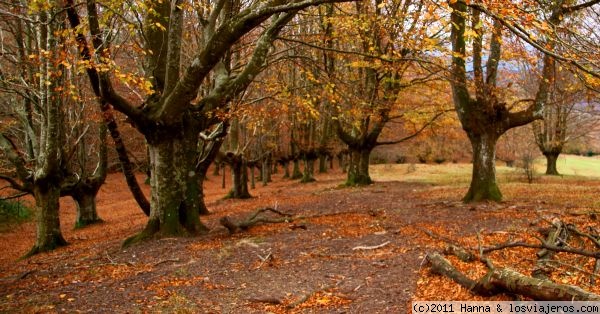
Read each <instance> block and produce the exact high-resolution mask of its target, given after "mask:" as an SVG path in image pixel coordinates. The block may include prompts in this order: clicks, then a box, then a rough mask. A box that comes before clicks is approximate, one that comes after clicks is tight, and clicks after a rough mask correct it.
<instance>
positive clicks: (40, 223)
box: [26, 180, 67, 256]
mask: <svg viewBox="0 0 600 314" xmlns="http://www.w3.org/2000/svg"><path fill="white" fill-rule="evenodd" d="M41 181H42V180H36V182H35V183H34V189H33V195H34V197H35V204H36V208H37V211H38V218H37V232H36V240H35V245H34V246H33V248H32V249H31V250H30V251H29V253H27V255H26V256H31V255H33V254H37V253H41V252H47V251H51V250H54V249H55V248H57V247H60V246H64V245H67V241H65V239H64V238H63V235H62V232H61V230H60V218H59V207H60V206H59V198H60V188H59V187H58V185H57V184H56V183H55V182H52V181H48V182H41Z"/></svg>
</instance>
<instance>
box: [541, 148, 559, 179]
mask: <svg viewBox="0 0 600 314" xmlns="http://www.w3.org/2000/svg"><path fill="white" fill-rule="evenodd" d="M559 155H560V152H544V156H545V157H546V174H547V175H551V176H558V175H560V174H559V173H558V168H557V167H556V162H557V161H558V156H559Z"/></svg>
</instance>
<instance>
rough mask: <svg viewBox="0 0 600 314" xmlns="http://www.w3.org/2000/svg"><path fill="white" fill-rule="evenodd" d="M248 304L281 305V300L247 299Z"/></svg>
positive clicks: (271, 298)
mask: <svg viewBox="0 0 600 314" xmlns="http://www.w3.org/2000/svg"><path fill="white" fill-rule="evenodd" d="M247 300H248V301H249V302H255V303H269V304H281V303H282V302H281V300H280V299H278V298H275V297H257V298H249V299H247Z"/></svg>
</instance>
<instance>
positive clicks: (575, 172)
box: [535, 155, 600, 178]
mask: <svg viewBox="0 0 600 314" xmlns="http://www.w3.org/2000/svg"><path fill="white" fill-rule="evenodd" d="M535 163H536V165H535V169H536V171H537V172H538V173H545V172H546V158H544V157H540V158H538V159H536V161H535ZM556 168H558V173H560V174H561V175H565V176H576V177H588V178H600V158H596V157H584V156H576V155H559V156H558V160H557V162H556Z"/></svg>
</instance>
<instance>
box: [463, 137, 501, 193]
mask: <svg viewBox="0 0 600 314" xmlns="http://www.w3.org/2000/svg"><path fill="white" fill-rule="evenodd" d="M469 140H470V141H471V146H472V147H473V174H472V178H471V186H470V187H469V191H468V192H467V195H465V197H464V198H463V201H464V202H478V201H482V200H491V201H500V200H502V193H501V192H500V189H499V188H498V184H497V183H496V167H495V162H496V142H497V141H498V137H497V136H496V135H494V134H473V133H470V134H469Z"/></svg>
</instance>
